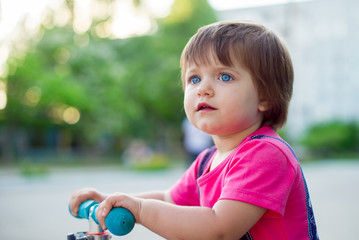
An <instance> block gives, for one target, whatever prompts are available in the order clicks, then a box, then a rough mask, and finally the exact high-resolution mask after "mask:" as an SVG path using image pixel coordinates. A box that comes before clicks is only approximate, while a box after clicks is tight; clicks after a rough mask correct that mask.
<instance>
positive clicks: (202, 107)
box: [197, 103, 216, 112]
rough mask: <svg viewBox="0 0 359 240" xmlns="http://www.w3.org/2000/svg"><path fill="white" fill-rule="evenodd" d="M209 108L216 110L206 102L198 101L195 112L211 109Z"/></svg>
mask: <svg viewBox="0 0 359 240" xmlns="http://www.w3.org/2000/svg"><path fill="white" fill-rule="evenodd" d="M211 110H216V108H214V107H212V106H210V105H208V104H206V103H199V104H198V105H197V112H201V111H211Z"/></svg>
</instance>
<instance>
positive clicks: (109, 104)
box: [1, 0, 216, 148]
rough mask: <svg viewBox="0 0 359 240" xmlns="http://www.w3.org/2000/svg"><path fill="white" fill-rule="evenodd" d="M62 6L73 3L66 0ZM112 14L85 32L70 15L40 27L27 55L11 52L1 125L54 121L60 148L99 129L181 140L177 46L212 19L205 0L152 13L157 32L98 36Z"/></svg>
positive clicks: (89, 141)
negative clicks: (70, 117)
mask: <svg viewBox="0 0 359 240" xmlns="http://www.w3.org/2000/svg"><path fill="white" fill-rule="evenodd" d="M109 2H110V1H109ZM136 3H137V5H138V6H140V5H141V2H140V1H136ZM67 7H68V8H69V9H70V10H71V11H72V8H73V6H72V2H71V1H67ZM110 19H111V16H108V17H107V18H106V17H105V18H104V19H94V20H93V23H92V25H91V28H90V29H89V30H88V31H87V32H86V33H84V34H82V35H77V34H76V33H75V32H74V31H73V29H72V24H71V23H69V24H68V25H66V26H63V27H53V28H51V29H47V28H46V27H43V28H42V31H43V36H42V38H41V39H40V40H39V41H38V42H36V43H35V44H33V45H31V47H30V48H29V50H28V51H27V52H26V54H25V55H24V57H21V58H19V57H17V56H16V55H15V56H12V57H10V58H9V61H8V65H9V75H8V76H7V96H8V103H7V107H6V108H5V109H4V110H3V112H2V113H1V114H2V116H3V117H2V119H3V120H2V122H1V124H2V126H6V127H8V126H10V125H11V126H12V127H11V129H18V128H24V129H26V131H27V132H33V133H34V134H33V135H31V136H34V138H44V137H43V136H44V134H45V135H46V133H47V132H48V131H50V130H51V129H55V130H56V131H57V132H58V134H57V136H58V139H57V140H56V143H55V145H56V147H57V148H61V147H62V148H68V147H70V146H71V144H72V143H74V142H76V143H77V144H79V145H80V146H84V147H90V146H94V145H96V144H97V143H98V142H99V141H100V139H101V138H102V137H104V136H106V137H107V138H110V139H112V140H113V142H115V140H116V141H118V140H119V142H124V141H126V140H127V139H131V138H142V139H145V140H147V141H148V142H152V143H160V144H162V146H163V147H165V148H169V147H171V146H170V145H169V143H171V142H172V141H174V140H175V139H177V141H178V140H179V139H180V134H181V132H180V131H181V129H180V123H181V121H182V119H183V118H184V111H183V107H182V101H183V100H182V99H183V93H182V88H181V83H180V69H179V59H180V54H181V51H182V49H183V47H184V46H185V44H186V42H187V41H188V39H189V38H190V36H192V35H193V34H194V33H195V32H196V30H197V29H198V27H200V26H203V25H205V24H208V23H211V22H213V21H215V20H216V17H215V13H214V11H213V10H212V9H211V7H210V6H209V5H208V3H207V1H205V0H176V1H175V2H174V4H173V7H172V11H171V14H170V15H169V16H168V17H166V18H164V19H157V22H158V31H157V32H156V33H154V34H152V35H146V36H141V37H133V38H128V39H107V38H100V37H99V36H97V35H96V31H94V29H95V28H96V27H98V25H99V24H101V23H103V22H104V21H109V20H110ZM48 21H49V20H48ZM69 108H74V109H77V110H78V111H79V113H80V114H81V115H80V120H79V122H78V123H76V124H74V125H70V124H68V122H66V121H64V119H63V114H64V111H65V110H66V109H69ZM8 129H10V128H8ZM29 129H31V131H30V130H29ZM40 132H41V133H44V134H38V133H40ZM38 142H40V143H41V144H46V143H45V141H44V140H38ZM41 144H40V145H41Z"/></svg>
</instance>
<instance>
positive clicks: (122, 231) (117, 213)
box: [69, 200, 135, 236]
mask: <svg viewBox="0 0 359 240" xmlns="http://www.w3.org/2000/svg"><path fill="white" fill-rule="evenodd" d="M98 205H99V204H98V202H95V201H92V200H87V201H84V202H83V203H81V204H80V207H79V214H78V215H77V216H74V217H76V218H86V219H89V217H91V218H92V219H93V220H94V221H95V222H96V223H97V224H98V223H99V222H98V220H97V218H96V210H97V208H98ZM92 206H94V211H93V212H92V214H91V216H89V214H90V208H91V207H92ZM69 212H70V214H71V211H70V206H69ZM71 215H72V214H71ZM72 216H73V215H72ZM105 223H106V227H107V228H108V230H109V231H110V232H111V233H112V234H113V235H116V236H123V235H126V234H128V233H129V232H131V231H132V229H133V227H134V226H135V217H134V216H133V215H132V213H131V212H130V211H129V210H127V209H126V208H123V207H116V208H113V209H111V211H110V212H109V214H108V215H107V217H106V219H105Z"/></svg>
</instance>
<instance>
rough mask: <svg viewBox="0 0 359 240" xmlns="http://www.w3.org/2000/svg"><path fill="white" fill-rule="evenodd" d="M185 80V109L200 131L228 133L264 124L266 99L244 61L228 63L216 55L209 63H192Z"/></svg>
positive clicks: (224, 134) (186, 71) (215, 133)
mask: <svg viewBox="0 0 359 240" xmlns="http://www.w3.org/2000/svg"><path fill="white" fill-rule="evenodd" d="M184 81H185V83H184V84H185V85H184V91H185V96H184V108H185V111H186V114H187V117H188V119H189V120H190V121H191V122H192V124H193V125H194V126H196V127H197V128H199V129H200V130H202V131H204V132H206V133H208V134H211V135H218V136H226V135H231V134H235V133H239V132H243V131H245V130H247V129H249V128H253V127H257V128H258V127H259V126H260V125H261V122H262V118H263V111H265V110H267V107H266V102H264V101H260V99H259V96H258V91H257V89H256V87H255V85H254V82H253V80H252V76H251V74H250V73H249V72H248V71H247V70H246V69H245V68H244V66H243V65H242V64H240V63H238V62H234V66H232V67H229V66H225V65H223V64H221V63H220V62H219V61H218V59H217V57H215V56H214V55H213V54H212V55H211V56H210V58H209V61H208V63H203V64H200V65H196V64H195V63H193V62H190V63H189V64H188V65H187V68H186V69H185V72H184Z"/></svg>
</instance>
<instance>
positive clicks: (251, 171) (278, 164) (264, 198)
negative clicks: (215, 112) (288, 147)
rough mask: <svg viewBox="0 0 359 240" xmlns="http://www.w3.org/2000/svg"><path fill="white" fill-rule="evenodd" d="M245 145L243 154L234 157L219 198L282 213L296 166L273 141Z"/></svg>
mask: <svg viewBox="0 0 359 240" xmlns="http://www.w3.org/2000/svg"><path fill="white" fill-rule="evenodd" d="M245 148H246V151H245V154H244V155H243V156H241V157H234V158H233V161H232V163H231V166H230V168H229V169H228V172H227V175H226V178H225V181H224V186H223V189H222V192H221V196H220V199H232V200H238V201H243V202H247V203H250V204H253V205H256V206H260V207H263V208H266V209H269V210H272V211H275V212H278V213H279V214H281V215H283V214H284V210H285V206H286V202H287V200H288V196H289V193H290V191H291V188H292V185H293V182H294V179H295V175H296V174H297V173H296V168H295V167H294V166H292V164H291V162H290V161H289V160H288V159H287V156H286V155H285V154H284V153H283V152H282V151H281V149H280V148H279V147H277V146H275V145H273V144H272V143H270V142H265V141H263V140H261V141H256V140H253V141H250V142H248V143H247V144H246V146H245ZM242 150H243V149H242Z"/></svg>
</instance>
